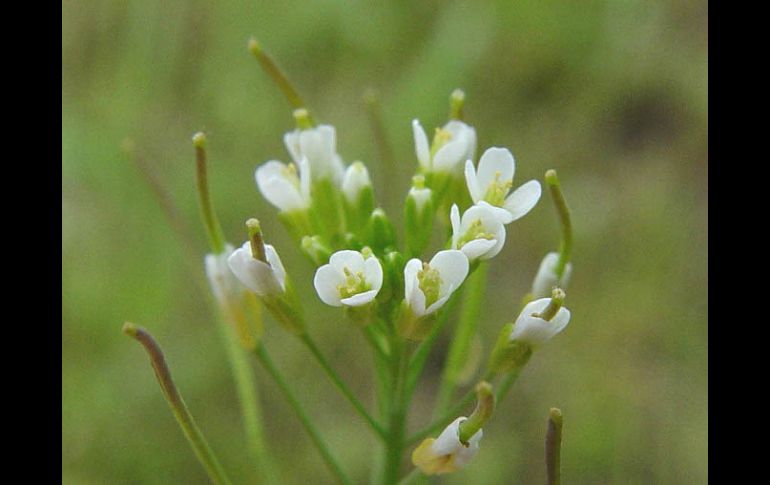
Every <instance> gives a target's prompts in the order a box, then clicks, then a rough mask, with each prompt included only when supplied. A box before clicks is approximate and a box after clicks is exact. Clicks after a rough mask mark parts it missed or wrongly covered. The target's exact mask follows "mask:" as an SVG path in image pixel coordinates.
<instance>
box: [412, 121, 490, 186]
mask: <svg viewBox="0 0 770 485" xmlns="http://www.w3.org/2000/svg"><path fill="white" fill-rule="evenodd" d="M412 133H413V134H414V147H415V152H416V154H417V160H418V161H419V162H420V166H421V167H422V169H423V170H425V171H426V172H447V173H456V172H458V171H459V169H460V167H461V166H462V165H460V164H461V163H462V161H463V160H472V159H473V158H474V157H475V156H476V130H475V129H474V128H473V127H472V126H469V125H467V124H465V123H463V122H462V121H457V120H452V121H450V122H449V123H447V124H446V125H444V127H443V128H439V129H438V130H436V136H435V137H434V138H433V145H432V146H429V145H428V136H427V135H426V134H425V130H423V128H422V125H420V122H419V121H418V120H412Z"/></svg>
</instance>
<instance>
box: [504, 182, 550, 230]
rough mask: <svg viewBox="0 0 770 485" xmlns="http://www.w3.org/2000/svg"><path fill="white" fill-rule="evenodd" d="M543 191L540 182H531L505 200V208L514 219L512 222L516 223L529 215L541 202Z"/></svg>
mask: <svg viewBox="0 0 770 485" xmlns="http://www.w3.org/2000/svg"><path fill="white" fill-rule="evenodd" d="M541 192H542V189H541V188H540V182H538V181H537V180H530V181H529V182H527V183H526V184H524V185H522V186H521V187H519V188H518V189H516V190H515V191H514V192H513V193H512V194H511V195H509V196H508V198H507V199H505V204H503V207H505V209H506V210H507V211H508V212H510V213H511V216H512V217H513V218H512V219H511V221H515V220H516V219H519V218H521V217H523V216H524V215H526V214H527V212H529V211H530V210H532V208H533V207H535V204H537V201H538V200H540V194H541Z"/></svg>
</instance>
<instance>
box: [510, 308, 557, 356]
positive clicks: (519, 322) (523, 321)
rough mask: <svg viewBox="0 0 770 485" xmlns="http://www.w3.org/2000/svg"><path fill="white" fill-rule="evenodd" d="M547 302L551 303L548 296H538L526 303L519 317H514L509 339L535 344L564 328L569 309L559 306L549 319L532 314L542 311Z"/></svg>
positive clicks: (551, 336) (539, 343) (544, 340)
mask: <svg viewBox="0 0 770 485" xmlns="http://www.w3.org/2000/svg"><path fill="white" fill-rule="evenodd" d="M549 303H551V299H550V298H540V299H539V300H535V301H532V302H530V303H528V304H527V306H525V307H524V310H522V311H521V314H520V315H519V318H517V319H516V323H515V324H514V325H513V330H512V331H511V336H510V338H509V340H511V341H514V340H516V341H519V342H526V343H528V344H530V345H533V346H537V345H541V344H543V343H545V342H547V341H548V340H550V339H551V338H553V337H554V335H556V334H557V333H559V332H561V331H562V330H564V327H566V326H567V324H568V323H569V318H570V312H569V310H567V309H566V308H564V307H561V308H559V311H557V312H556V315H554V317H553V318H551V320H550V321H548V320H544V319H542V318H540V317H536V316H534V314H540V313H542V312H543V311H544V310H545V309H546V307H548V304H549Z"/></svg>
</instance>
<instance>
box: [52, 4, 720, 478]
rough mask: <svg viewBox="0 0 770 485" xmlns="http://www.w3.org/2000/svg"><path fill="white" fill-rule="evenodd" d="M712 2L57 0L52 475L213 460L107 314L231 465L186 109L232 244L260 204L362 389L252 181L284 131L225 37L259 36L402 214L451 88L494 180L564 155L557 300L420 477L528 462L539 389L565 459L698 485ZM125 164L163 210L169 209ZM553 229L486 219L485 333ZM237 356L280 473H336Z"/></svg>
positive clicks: (536, 448) (363, 473) (164, 473)
mask: <svg viewBox="0 0 770 485" xmlns="http://www.w3.org/2000/svg"><path fill="white" fill-rule="evenodd" d="M707 8H708V7H707V4H706V2H705V1H703V0H693V1H690V0H683V1H679V2H665V1H660V0H659V1H651V2H642V1H631V0H626V1H622V0H616V1H590V0H589V1H582V2H575V1H572V0H548V1H540V2H535V1H522V2H510V1H489V2H473V1H453V2H448V1H447V2H444V1H422V2H408V1H403V0H398V1H392V2H382V3H380V2H353V1H351V2H346V1H339V0H319V1H314V2H304V1H291V2H289V1H286V0H281V1H257V2H244V1H232V2H205V1H202V0H187V1H181V0H169V1H163V2H159V1H148V0H131V1H117V0H74V1H73V0H66V1H64V2H63V4H62V15H63V19H62V20H63V36H62V170H63V177H62V203H63V210H62V218H63V233H62V257H63V268H62V296H63V302H62V312H63V322H62V482H63V483H68V484H101V483H143V484H144V483H147V484H156V483H157V484H165V483H191V484H192V483H206V481H207V479H206V476H205V474H204V472H203V469H202V468H201V467H200V466H199V464H198V463H197V461H196V460H195V457H194V456H193V454H192V452H191V451H190V449H189V447H188V444H187V443H186V441H185V439H184V437H183V435H182V433H181V432H180V430H179V429H178V427H177V424H176V422H175V421H174V419H173V418H172V415H171V412H170V410H169V409H168V406H167V405H166V403H165V402H164V400H163V399H162V396H161V393H160V389H159V387H158V385H157V383H156V381H155V379H154V376H153V373H152V370H151V368H150V366H149V363H148V360H147V358H146V356H145V354H144V352H143V351H142V349H141V348H140V347H139V346H138V345H137V344H136V343H134V342H133V341H131V340H130V339H128V338H126V337H125V336H124V335H122V334H121V332H120V329H121V326H122V324H123V322H124V321H125V320H130V321H132V322H136V323H137V324H139V325H143V326H145V327H147V328H148V329H149V330H150V331H151V332H153V333H154V335H155V336H156V337H157V338H158V340H159V342H160V343H161V345H162V346H163V347H164V349H165V351H166V354H167V359H168V361H169V363H170V365H171V368H172V372H173V373H174V376H175V378H176V380H177V384H178V386H179V388H180V390H181V392H182V394H183V395H184V397H185V400H186V402H187V404H188V406H189V407H190V409H191V411H192V413H193V414H194V415H195V417H196V420H197V421H198V424H199V425H200V427H201V428H202V429H203V431H204V433H206V435H207V437H208V438H209V441H210V443H211V445H212V447H213V448H214V450H215V451H216V452H217V453H218V455H219V457H220V458H221V459H222V461H223V464H224V466H225V467H226V468H227V469H228V471H229V472H230V474H231V478H233V479H234V480H235V481H236V482H237V483H252V481H253V477H254V470H253V469H252V468H251V467H250V464H249V463H248V459H247V456H248V453H247V451H246V441H245V436H244V433H243V431H242V427H241V422H240V418H239V410H238V404H237V398H236V394H235V388H234V385H233V380H232V377H231V374H230V371H229V366H228V362H227V359H226V354H225V349H224V346H223V344H222V340H221V338H220V337H221V335H220V332H219V330H218V329H217V326H218V325H220V322H219V321H218V320H217V318H216V316H215V312H214V311H213V305H212V299H211V297H210V296H209V295H208V292H207V291H206V286H205V280H204V275H203V256H204V254H205V252H206V251H207V247H206V241H205V234H204V231H203V229H202V226H201V223H200V218H199V214H198V207H197V200H196V194H195V191H194V171H193V168H194V165H193V149H192V145H191V142H190V137H191V135H192V134H193V133H194V132H195V131H197V130H203V131H205V132H206V133H207V135H208V138H209V145H208V146H209V155H210V182H211V189H212V194H213V198H214V204H215V207H216V208H217V210H218V212H219V216H220V219H221V221H222V224H223V226H224V229H225V232H226V234H227V237H228V239H229V241H230V242H232V243H234V244H236V245H237V244H240V242H242V241H243V240H244V239H245V232H244V229H243V222H244V221H245V220H246V219H247V218H249V217H254V216H256V217H259V218H260V220H261V221H262V222H263V228H264V229H265V232H266V235H267V237H268V239H269V240H270V241H271V242H272V243H273V244H274V245H275V246H276V247H278V248H279V250H280V251H281V254H282V255H283V260H284V265H285V266H286V267H287V270H288V271H289V272H291V273H292V275H293V277H294V281H295V282H296V283H297V291H298V292H299V293H300V295H303V300H305V302H306V304H307V310H308V311H307V313H308V314H309V315H314V316H315V318H314V319H312V320H311V321H310V322H309V323H310V331H311V332H312V333H313V335H314V336H315V337H316V339H317V340H318V341H319V344H320V345H321V347H322V348H323V349H324V350H325V352H326V353H327V354H328V355H329V357H330V358H331V360H332V361H333V363H334V365H335V366H336V367H337V368H338V369H339V370H340V372H341V373H342V375H343V376H344V377H345V378H346V379H347V380H348V381H349V382H350V383H351V386H352V388H353V389H354V390H355V391H356V392H357V393H358V394H359V395H360V396H362V398H363V400H364V402H365V403H366V404H367V405H370V406H373V405H374V403H373V395H374V391H373V387H374V384H373V377H372V364H371V358H370V355H369V351H368V348H366V346H365V343H364V341H363V339H362V338H361V335H360V332H358V331H357V329H355V328H353V327H352V326H351V325H350V324H348V323H346V322H344V321H342V320H341V318H340V313H339V312H338V311H337V309H334V308H331V307H325V306H323V305H322V303H321V302H320V301H319V300H318V298H317V296H316V295H315V292H314V290H313V288H312V268H311V266H310V264H309V263H308V262H307V261H306V260H305V259H303V258H302V256H301V254H300V252H299V250H298V249H297V247H296V246H294V245H293V244H292V243H291V241H290V240H289V237H288V235H287V233H286V231H285V230H284V229H283V227H282V226H281V225H280V223H279V222H278V219H277V217H276V213H275V210H274V209H273V208H272V207H271V206H269V205H268V204H267V202H266V201H264V200H263V199H262V198H261V196H260V194H259V193H258V191H257V189H256V185H255V183H254V169H255V168H256V166H257V165H258V164H260V163H262V162H264V161H266V160H269V159H279V160H283V161H286V160H287V159H288V158H289V157H288V154H287V153H286V151H285V149H284V147H283V143H282V135H283V133H284V132H286V131H288V130H290V129H292V128H293V120H292V116H291V110H290V109H289V107H288V104H287V103H286V101H285V99H284V98H283V97H282V96H281V93H280V92H279V91H278V89H277V88H276V87H275V86H274V85H273V84H271V82H270V80H269V78H268V77H267V76H266V75H264V73H263V72H262V71H261V70H260V68H259V65H258V63H257V62H256V60H254V59H253V58H252V57H251V56H250V54H249V53H248V51H247V49H246V43H247V40H248V38H249V36H250V35H256V36H257V37H258V38H259V39H260V41H262V43H263V45H264V46H265V47H266V48H267V49H268V50H269V51H270V52H271V53H272V54H273V55H274V57H275V58H276V59H277V60H278V62H279V64H280V65H281V66H283V67H284V69H285V70H286V71H287V72H288V74H289V77H290V78H291V79H292V80H293V82H294V83H295V84H296V86H297V87H298V89H299V91H300V92H301V93H302V95H303V97H304V98H305V99H306V100H307V101H308V104H309V106H310V108H311V109H312V110H313V112H314V113H315V115H316V116H317V118H318V119H320V120H321V121H323V122H328V123H332V124H334V125H335V126H336V127H337V133H338V149H339V151H340V153H341V154H342V156H343V157H344V159H345V160H346V162H348V163H349V162H350V161H353V160H357V159H360V160H363V161H364V162H365V163H367V165H368V167H369V169H370V172H371V173H372V177H373V179H374V184H375V195H376V197H377V198H378V200H379V203H380V204H381V205H382V206H383V207H384V208H385V209H386V210H387V211H388V213H390V214H392V215H393V216H394V217H395V218H396V219H398V220H400V215H401V211H402V202H403V197H404V196H405V194H406V191H407V190H408V187H409V181H410V178H411V176H412V174H413V173H414V169H415V167H416V163H417V162H416V158H415V156H414V145H413V141H412V134H411V126H410V122H411V120H412V118H415V117H416V118H419V119H420V120H421V122H422V124H423V126H425V127H426V128H427V129H432V127H434V126H439V125H441V124H443V123H444V121H445V120H446V116H447V110H448V104H447V97H448V95H449V93H450V92H451V91H452V90H453V89H454V88H456V87H461V88H463V89H464V90H465V92H466V108H465V115H466V119H467V120H468V122H469V123H470V124H472V125H474V126H475V127H476V129H477V132H478V135H479V152H478V153H479V154H480V153H481V152H482V151H483V150H484V149H485V148H486V147H489V146H493V145H495V146H505V147H509V148H510V149H511V150H512V152H513V153H514V156H515V157H516V162H517V166H516V178H515V179H514V185H515V186H518V185H520V184H521V183H523V182H524V181H526V180H529V179H532V178H538V179H540V180H541V181H542V177H543V174H544V172H545V171H546V170H547V169H549V168H555V169H557V170H558V172H559V175H560V178H561V180H562V186H563V188H564V192H565V194H566V197H567V200H568V202H569V204H570V206H571V208H572V211H573V223H574V227H575V248H574V251H573V263H574V266H575V271H574V274H573V279H572V282H571V284H570V289H569V292H568V297H567V306H568V307H569V308H570V310H571V311H572V315H573V317H572V321H571V322H570V325H569V327H568V328H567V330H566V331H565V332H564V333H563V334H561V335H559V336H558V337H556V338H555V339H554V340H553V341H552V342H551V343H550V344H549V345H547V346H546V347H544V348H543V349H542V350H541V351H539V352H537V353H536V354H535V356H534V357H533V359H532V361H531V363H530V364H529V366H528V367H527V368H526V369H525V371H524V373H523V374H522V377H521V378H520V379H519V381H518V382H517V384H516V386H515V387H514V390H513V392H512V393H511V394H510V395H509V397H508V399H507V400H506V401H505V402H503V403H501V404H500V405H499V408H498V410H497V412H496V415H495V416H494V418H493V419H492V421H491V422H490V423H489V424H488V425H487V427H485V430H484V431H485V435H484V439H483V441H482V443H481V451H480V453H479V454H478V456H477V457H476V459H475V460H474V461H473V462H472V463H471V465H469V466H468V468H466V469H464V470H463V471H461V472H459V473H457V474H454V475H451V476H445V477H442V478H441V479H437V480H435V483H446V484H459V483H521V484H529V483H543V482H544V481H545V478H544V477H545V467H544V462H543V461H544V460H543V440H544V436H545V430H546V418H547V414H548V409H549V407H552V406H556V407H559V408H560V409H561V410H562V411H563V413H564V423H565V425H564V447H563V451H562V457H563V458H562V459H563V480H564V483H567V484H581V483H585V484H599V483H618V484H620V483H622V484H633V483H706V482H707V480H708V468H707V464H706V458H707V453H708V427H707V418H708V395H707V391H708V384H707V354H708V350H707V346H708V337H707V325H708V324H707V308H708V302H707V298H708V291H707V286H708V262H707V252H708V239H707V229H708V224H707V213H708V202H707V196H708V193H707V178H708V163H707V159H708V147H707V107H708V106H707V90H708V84H707V83H708V81H707V65H708V60H707V35H708V32H707V17H708V10H707ZM370 87H371V88H375V89H376V90H377V92H378V93H379V96H380V102H381V105H382V108H383V117H384V120H385V123H386V127H387V130H388V133H389V136H390V139H391V142H392V145H393V147H394V152H395V157H394V158H395V159H394V160H388V161H387V163H388V164H390V165H387V164H386V161H384V160H382V159H381V157H380V154H379V152H378V150H377V146H376V145H375V143H374V137H373V135H372V131H371V129H370V127H369V125H368V121H367V120H368V119H367V111H366V105H365V103H364V102H363V94H364V92H365V91H366V89H367V88H370ZM127 144H132V145H133V147H134V153H135V154H136V157H138V158H139V159H140V163H142V164H144V167H145V168H144V169H143V170H144V173H145V175H142V171H140V170H139V169H138V168H137V165H136V164H135V163H134V161H132V157H131V156H130V155H129V154H128V153H127V152H126V150H125V147H126V145H127ZM147 174H149V176H150V177H152V178H154V180H156V181H158V183H159V184H160V186H162V190H163V192H164V194H165V196H166V197H167V199H168V203H169V204H170V205H171V206H172V207H174V208H175V209H172V210H173V211H176V212H177V219H176V222H175V225H176V227H175V226H174V225H170V224H169V222H168V219H167V218H166V217H165V215H164V212H163V210H162V209H161V206H160V205H159V203H158V201H157V199H156V197H155V195H154V194H153V190H152V189H151V188H150V186H149V185H148V184H147V182H146V180H145V178H146V177H147ZM558 238H559V232H558V223H557V219H556V215H555V212H554V209H553V204H552V202H551V200H550V199H549V197H548V196H547V194H546V193H544V196H543V198H542V199H541V201H540V203H539V204H538V205H537V207H535V209H534V210H533V211H532V212H530V214H529V215H527V216H526V217H525V218H523V219H521V220H519V221H517V222H515V223H513V224H512V225H510V226H508V239H507V242H506V246H505V248H504V249H503V251H502V253H501V254H500V255H499V256H497V257H496V258H495V259H494V260H493V261H492V263H493V264H492V265H491V268H490V272H489V273H490V283H489V287H488V293H487V296H486V300H485V305H484V306H483V311H484V313H483V315H482V320H481V322H480V325H479V328H480V338H479V340H478V342H477V343H476V348H477V351H479V352H482V354H481V355H484V356H486V355H487V353H488V351H489V349H490V347H491V345H493V343H494V340H495V337H496V335H497V332H498V331H499V329H500V327H501V326H502V325H503V324H504V323H506V322H508V321H511V320H512V319H514V318H515V317H516V312H517V311H518V305H519V301H520V299H521V297H522V296H523V295H524V294H525V293H526V292H527V291H528V289H529V285H530V284H531V280H532V277H533V276H534V274H535V272H536V270H537V266H538V264H539V262H540V259H541V258H542V257H543V256H544V255H545V253H546V252H547V251H550V250H555V249H557V247H558ZM266 323H267V330H266V336H265V338H266V343H267V346H268V348H269V349H270V350H271V352H272V354H273V355H274V356H275V358H276V360H277V362H278V364H279V365H280V367H281V368H282V370H283V371H284V373H285V374H286V375H288V376H290V377H291V380H292V381H293V383H294V385H295V386H296V388H297V389H299V395H300V399H301V400H302V401H303V402H305V403H306V404H307V406H308V408H309V409H310V413H311V415H312V416H314V417H315V419H316V420H317V422H318V425H319V427H320V428H321V429H322V431H323V432H324V434H325V436H326V437H327V439H328V441H329V443H330V446H331V448H332V449H333V450H335V452H337V453H338V455H339V456H340V460H341V462H342V463H343V464H344V466H345V467H346V469H347V470H349V473H350V474H351V475H352V476H353V477H354V478H355V480H356V482H358V483H366V482H367V481H368V477H369V469H370V468H371V467H372V457H373V450H374V449H375V448H376V446H375V444H376V440H375V437H374V436H373V435H371V434H370V433H369V430H368V429H367V428H366V427H365V425H364V424H363V423H362V422H361V420H360V419H359V418H358V417H357V416H356V415H355V414H354V413H353V412H352V410H351V408H350V407H349V406H348V404H347V403H346V402H344V401H343V399H342V398H341V397H339V395H338V394H337V393H336V392H335V391H334V389H333V388H332V387H331V385H330V384H329V382H328V381H327V380H326V378H325V377H324V376H323V375H322V374H321V372H320V370H319V369H318V368H317V366H316V365H315V364H314V363H312V362H311V359H310V356H309V355H308V353H307V351H306V350H305V349H304V348H302V347H301V346H300V345H299V344H298V342H297V341H296V340H295V339H293V338H292V337H291V336H290V335H288V334H287V333H286V332H284V331H283V330H282V329H281V328H279V327H277V326H276V325H275V324H274V322H272V321H271V320H268V321H267V322H266ZM447 338H448V335H447V334H445V335H444V337H443V340H442V341H441V342H440V343H439V345H437V346H436V348H435V349H434V352H433V354H432V357H431V362H430V363H429V365H428V367H427V371H426V374H425V375H424V379H423V381H422V383H421V385H420V388H419V389H418V392H417V394H416V396H415V400H414V404H413V406H412V410H411V417H412V419H411V421H410V429H412V430H416V429H417V428H420V427H422V425H424V424H425V423H426V422H427V421H428V420H429V419H430V412H431V406H432V402H433V401H432V399H433V397H434V395H433V393H434V392H435V391H436V387H437V384H436V382H437V380H438V377H439V376H440V372H441V362H442V358H443V357H444V355H445V352H446V348H447V342H448V341H447ZM254 364H255V370H256V373H257V376H258V384H259V386H260V393H261V403H262V406H263V412H264V414H265V420H266V428H267V430H266V432H267V435H268V437H269V446H270V449H271V452H272V456H273V457H274V459H275V460H276V461H277V466H278V469H279V471H280V473H281V476H282V477H283V479H284V481H285V483H308V480H310V483H327V482H331V476H330V475H329V474H328V472H327V470H326V469H325V467H324V465H323V463H322V461H321V459H320V458H319V455H318V453H317V452H316V450H315V449H314V448H313V447H312V445H311V443H310V441H309V440H308V439H307V437H306V435H305V434H303V432H302V429H301V428H300V426H299V424H298V422H297V420H296V419H295V417H294V415H293V414H292V413H291V410H290V409H289V408H288V407H287V406H286V405H285V404H284V401H283V398H282V396H280V395H279V394H278V393H277V390H276V387H275V386H274V385H273V384H272V382H270V381H269V380H268V379H267V377H266V375H265V374H264V373H263V372H262V370H261V369H259V368H257V366H256V362H254ZM469 384H470V383H469ZM469 411H470V410H469ZM409 452H411V450H409ZM405 461H406V460H405ZM406 470H407V468H406V466H405V468H404V471H406Z"/></svg>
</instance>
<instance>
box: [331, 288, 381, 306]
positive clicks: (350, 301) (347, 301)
mask: <svg viewBox="0 0 770 485" xmlns="http://www.w3.org/2000/svg"><path fill="white" fill-rule="evenodd" d="M375 296H377V290H369V291H364V292H363V293H358V294H356V295H353V296H350V297H348V298H343V299H342V300H340V301H341V302H342V304H343V305H347V306H361V305H366V304H367V303H369V302H371V301H372V300H374V297H375Z"/></svg>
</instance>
